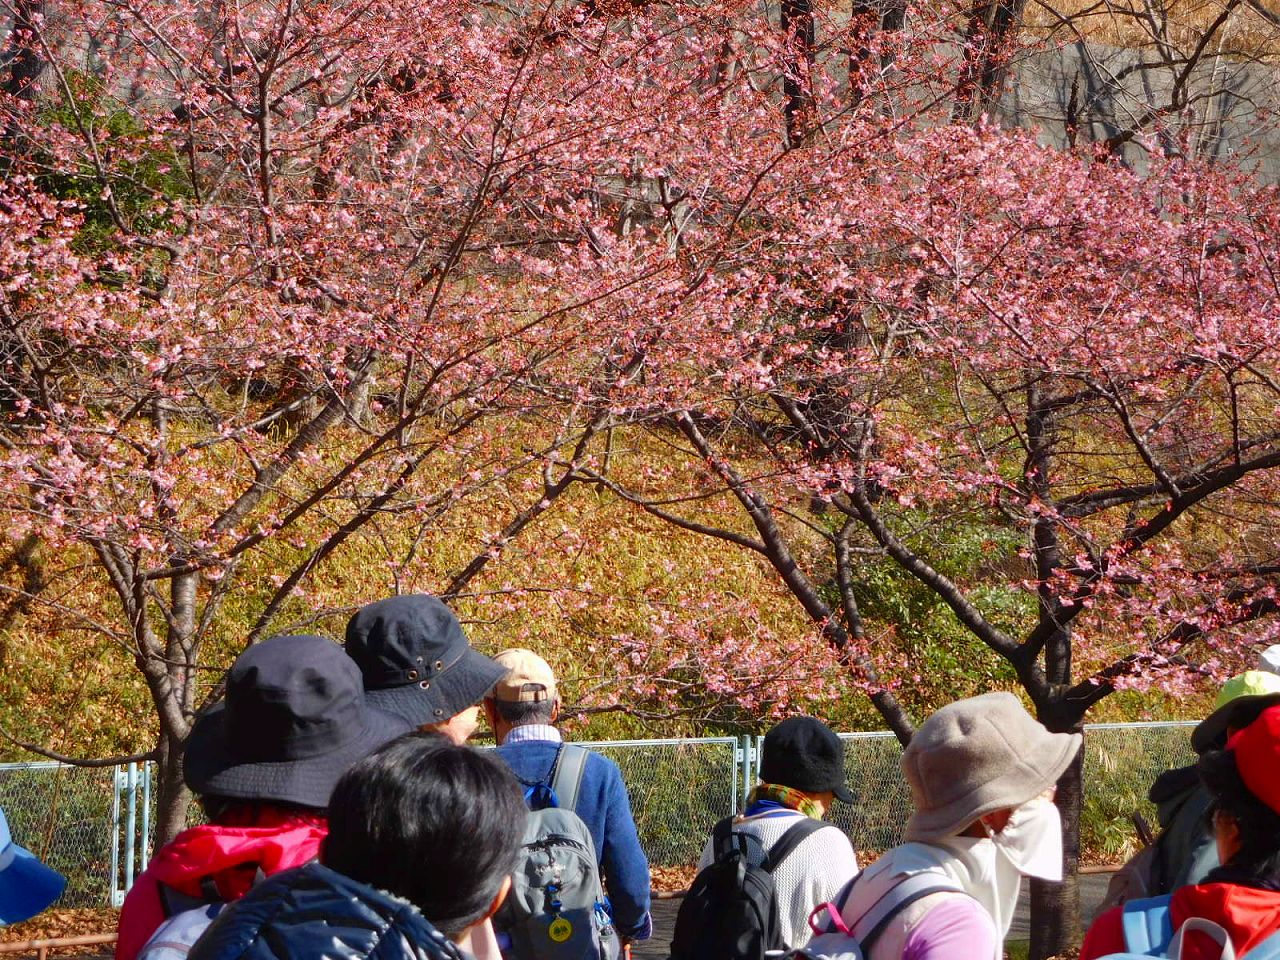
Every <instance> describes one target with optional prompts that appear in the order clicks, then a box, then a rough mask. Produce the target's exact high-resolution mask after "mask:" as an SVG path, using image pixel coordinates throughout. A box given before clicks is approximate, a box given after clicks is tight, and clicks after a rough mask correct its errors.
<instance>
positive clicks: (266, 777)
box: [183, 636, 409, 808]
mask: <svg viewBox="0 0 1280 960" xmlns="http://www.w3.org/2000/svg"><path fill="white" fill-rule="evenodd" d="M408 729H409V728H408V725H407V724H405V723H404V722H403V721H402V720H400V719H399V718H398V717H396V716H393V715H392V714H389V713H384V712H382V711H380V710H376V709H374V708H372V707H371V706H370V705H368V704H367V703H366V702H365V696H364V685H363V684H362V683H361V679H360V670H359V668H358V667H357V666H356V665H355V663H354V662H352V660H351V658H350V657H348V656H347V655H346V654H345V653H343V652H342V648H341V647H339V646H338V645H337V644H336V643H334V642H333V641H332V640H326V639H325V638H324V637H312V636H296V637H272V638H271V639H270V640H264V641H263V642H262V643H259V644H256V645H255V646H252V647H250V648H249V649H248V650H246V651H245V652H244V653H242V654H241V655H240V656H239V658H238V659H237V660H236V662H235V663H233V664H232V665H231V669H230V670H228V671H227V695H226V699H225V700H224V701H223V702H222V703H220V704H218V705H217V706H215V707H213V708H212V709H210V710H207V711H205V712H204V713H203V714H201V715H200V717H199V718H198V719H197V720H196V722H195V726H194V727H192V730H191V735H190V736H189V737H188V738H187V746H186V751H185V754H184V756H183V775H184V777H185V779H186V781H187V786H189V787H190V788H191V789H192V790H194V791H195V792H196V793H200V794H206V795H210V794H211V795H214V796H221V797H234V798H237V799H243V800H274V801H276V802H279V803H294V804H299V805H301V806H305V807H316V808H324V807H327V806H328V805H329V794H330V793H332V792H333V786H334V784H335V783H337V782H338V778H339V777H341V776H342V775H343V774H344V773H346V772H347V768H348V767H350V766H351V765H352V764H353V763H355V762H356V761H357V760H361V759H363V758H364V757H366V756H368V755H369V754H371V753H373V751H374V750H376V749H377V748H378V747H380V746H382V745H383V744H384V743H386V742H387V741H388V740H393V739H395V738H396V737H398V736H400V735H401V734H402V733H407V732H408Z"/></svg>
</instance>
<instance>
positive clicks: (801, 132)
mask: <svg viewBox="0 0 1280 960" xmlns="http://www.w3.org/2000/svg"><path fill="white" fill-rule="evenodd" d="M779 18H780V19H779V25H780V26H781V28H782V35H783V42H784V43H785V44H786V47H787V56H786V63H785V73H784V74H783V77H782V101H783V112H784V114H785V116H786V121H787V123H786V126H787V146H788V147H791V148H794V147H798V146H800V144H802V143H803V142H804V139H805V137H807V136H808V134H809V130H810V128H811V127H812V126H813V121H814V116H813V113H814V105H813V56H814V54H813V51H814V44H815V40H816V33H815V29H814V21H813V5H812V3H811V0H782V6H781V10H780V14H779Z"/></svg>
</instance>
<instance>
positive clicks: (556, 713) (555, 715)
mask: <svg viewBox="0 0 1280 960" xmlns="http://www.w3.org/2000/svg"><path fill="white" fill-rule="evenodd" d="M559 719H560V698H559V697H556V702H555V704H554V705H553V706H552V707H551V722H552V723H555V722H556V721H557V720H559Z"/></svg>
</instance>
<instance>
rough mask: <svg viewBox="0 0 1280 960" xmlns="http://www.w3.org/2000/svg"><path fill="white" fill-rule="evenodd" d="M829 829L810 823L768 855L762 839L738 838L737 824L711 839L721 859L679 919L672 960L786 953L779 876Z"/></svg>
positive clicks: (705, 873)
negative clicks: (796, 854)
mask: <svg viewBox="0 0 1280 960" xmlns="http://www.w3.org/2000/svg"><path fill="white" fill-rule="evenodd" d="M824 826H826V824H824V823H823V822H822V821H821V820H815V819H813V818H812V817H804V818H802V819H800V820H798V821H796V823H795V824H794V825H793V826H792V827H790V828H789V829H788V830H787V832H786V833H784V834H783V835H782V836H781V837H779V838H778V840H777V842H776V843H774V845H773V848H772V849H771V850H770V851H769V852H768V854H767V855H766V854H765V852H764V847H763V846H762V845H761V843H760V840H759V838H758V837H756V836H754V835H752V834H749V833H741V832H735V831H734V830H733V818H732V817H728V818H726V819H724V820H721V821H720V822H719V823H717V824H716V827H715V830H713V831H712V833H711V839H712V851H713V853H714V855H715V859H714V860H712V862H711V863H710V864H708V865H707V866H706V867H704V868H703V869H702V870H701V871H700V872H699V873H698V875H697V876H696V877H694V880H693V886H691V887H690V888H689V893H688V894H687V895H686V896H685V898H684V902H683V903H682V904H680V912H679V913H678V914H677V915H676V930H675V936H674V937H673V938H672V940H671V954H670V960H764V956H765V951H767V950H785V949H787V948H788V947H789V946H790V944H787V943H784V942H783V940H782V934H781V932H780V929H781V925H780V923H779V921H778V902H777V897H776V896H775V891H774V886H773V872H774V871H775V870H777V869H778V866H779V865H780V864H781V863H782V861H784V860H785V859H786V858H787V856H788V854H790V853H791V852H792V851H793V850H795V848H796V847H798V846H799V845H800V844H801V843H802V842H803V841H804V840H805V838H807V837H809V836H811V835H812V834H813V833H815V832H816V831H818V830H821V829H822V828H823V827H824Z"/></svg>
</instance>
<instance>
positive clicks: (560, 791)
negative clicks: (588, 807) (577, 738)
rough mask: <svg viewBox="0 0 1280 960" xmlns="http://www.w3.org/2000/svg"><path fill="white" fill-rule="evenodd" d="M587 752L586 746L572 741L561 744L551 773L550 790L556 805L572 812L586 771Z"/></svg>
mask: <svg viewBox="0 0 1280 960" xmlns="http://www.w3.org/2000/svg"><path fill="white" fill-rule="evenodd" d="M587 752H588V751H587V749H586V747H580V746H578V745H577V744H574V743H564V744H561V745H560V753H559V755H558V756H557V758H556V768H555V772H553V773H552V775H551V790H552V791H553V792H554V793H555V795H556V805H557V806H559V807H562V808H563V809H565V810H572V811H573V812H574V813H577V806H578V793H579V791H580V790H581V789H582V777H583V775H584V774H585V773H586V772H587Z"/></svg>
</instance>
